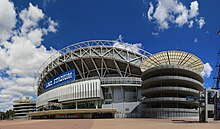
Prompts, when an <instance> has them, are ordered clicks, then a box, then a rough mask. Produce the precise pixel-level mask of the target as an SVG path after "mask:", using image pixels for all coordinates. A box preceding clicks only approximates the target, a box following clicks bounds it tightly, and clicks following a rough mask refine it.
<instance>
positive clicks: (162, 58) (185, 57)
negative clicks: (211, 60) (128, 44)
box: [141, 51, 204, 73]
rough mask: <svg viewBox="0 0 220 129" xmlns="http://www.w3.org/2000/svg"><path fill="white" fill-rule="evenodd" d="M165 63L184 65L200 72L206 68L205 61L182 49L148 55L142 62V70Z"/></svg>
mask: <svg viewBox="0 0 220 129" xmlns="http://www.w3.org/2000/svg"><path fill="white" fill-rule="evenodd" d="M164 65H177V66H183V67H187V68H191V69H193V70H195V71H196V72H199V73H201V72H202V70H203V68H204V65H203V62H202V61H201V60H200V59H199V58H198V57H196V56H195V55H193V54H190V53H187V52H182V51H163V52H159V53H156V54H153V55H151V56H149V57H147V59H145V60H144V61H143V63H142V64H141V71H142V72H144V71H146V70H148V69H151V68H154V67H158V66H164Z"/></svg>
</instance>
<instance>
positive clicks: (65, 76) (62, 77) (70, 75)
mask: <svg viewBox="0 0 220 129" xmlns="http://www.w3.org/2000/svg"><path fill="white" fill-rule="evenodd" d="M73 80H75V69H71V70H69V71H67V72H64V73H61V74H59V75H57V76H55V77H54V78H52V79H50V80H48V81H47V82H46V83H45V84H44V88H45V89H46V90H47V89H50V88H53V87H55V86H59V85H61V84H64V83H68V82H71V81H73Z"/></svg>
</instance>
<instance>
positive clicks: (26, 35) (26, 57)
mask: <svg viewBox="0 0 220 129" xmlns="http://www.w3.org/2000/svg"><path fill="white" fill-rule="evenodd" d="M1 2H2V1H0V3H1ZM4 2H5V3H4V4H0V18H3V19H4V17H5V18H7V15H9V14H8V11H3V12H2V11H1V7H2V6H8V5H14V4H13V3H12V2H11V1H9V0H4ZM12 7H13V8H12V9H13V10H12V12H13V11H14V12H15V15H13V17H12V19H13V18H14V19H15V20H14V21H16V22H19V23H21V26H19V27H16V28H15V27H14V26H12V27H9V28H10V29H9V30H8V32H12V30H13V31H14V32H16V33H13V34H9V37H7V38H5V40H2V39H0V62H1V63H0V73H1V77H0V103H1V104H0V110H3V109H8V108H11V107H12V100H14V99H18V98H20V97H22V96H35V94H36V92H35V89H36V86H33V85H34V84H33V81H34V79H35V78H36V75H38V74H39V73H36V72H37V71H38V69H39V67H40V66H41V65H42V63H43V62H44V61H45V60H46V59H47V58H48V57H49V56H51V55H52V54H53V53H55V52H56V50H55V49H53V48H49V49H47V48H46V47H45V46H43V45H42V44H41V43H42V41H43V37H44V36H46V35H47V34H48V33H49V32H53V33H54V32H56V31H57V26H58V23H57V22H55V21H53V20H52V19H51V18H50V17H46V16H45V14H44V13H43V11H42V10H41V9H39V8H38V7H37V6H34V5H32V4H31V3H30V4H29V7H28V8H25V9H23V10H21V11H20V12H16V11H15V9H14V6H12ZM3 8H6V7H3ZM16 15H17V16H18V17H17V18H16ZM40 21H44V23H47V24H44V25H40V24H39V22H40ZM9 22H10V21H9ZM16 22H15V23H14V24H16ZM5 26H6V27H7V25H6V24H5V21H4V20H1V19H0V31H1V30H2V28H3V29H4V28H5ZM0 36H1V32H0ZM7 39H10V40H7ZM5 75H6V76H5ZM7 96H8V97H7ZM6 97H7V99H6Z"/></svg>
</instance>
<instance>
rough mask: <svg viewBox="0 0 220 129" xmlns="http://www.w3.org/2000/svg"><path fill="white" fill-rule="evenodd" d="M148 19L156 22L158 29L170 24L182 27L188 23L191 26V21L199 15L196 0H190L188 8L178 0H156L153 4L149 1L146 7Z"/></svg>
mask: <svg viewBox="0 0 220 129" xmlns="http://www.w3.org/2000/svg"><path fill="white" fill-rule="evenodd" d="M147 13H148V20H149V21H152V22H156V23H157V24H158V28H159V29H168V28H169V26H170V24H174V25H176V26H178V27H182V26H183V25H185V24H189V27H192V26H193V21H194V20H196V17H197V16H198V15H199V4H198V2H197V0H196V1H193V2H191V4H190V9H187V7H186V6H185V5H183V3H182V2H180V1H178V0H157V5H156V6H155V11H154V6H153V4H152V3H151V2H150V7H149V9H148V12H147Z"/></svg>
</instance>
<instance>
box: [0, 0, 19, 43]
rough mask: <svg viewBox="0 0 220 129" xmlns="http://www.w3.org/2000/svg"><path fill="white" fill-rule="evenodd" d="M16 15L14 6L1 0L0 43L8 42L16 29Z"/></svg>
mask: <svg viewBox="0 0 220 129" xmlns="http://www.w3.org/2000/svg"><path fill="white" fill-rule="evenodd" d="M15 24H16V13H15V9H14V4H13V3H12V2H8V0H0V42H3V41H5V40H7V39H8V38H9V37H10V35H12V29H13V28H15Z"/></svg>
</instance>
